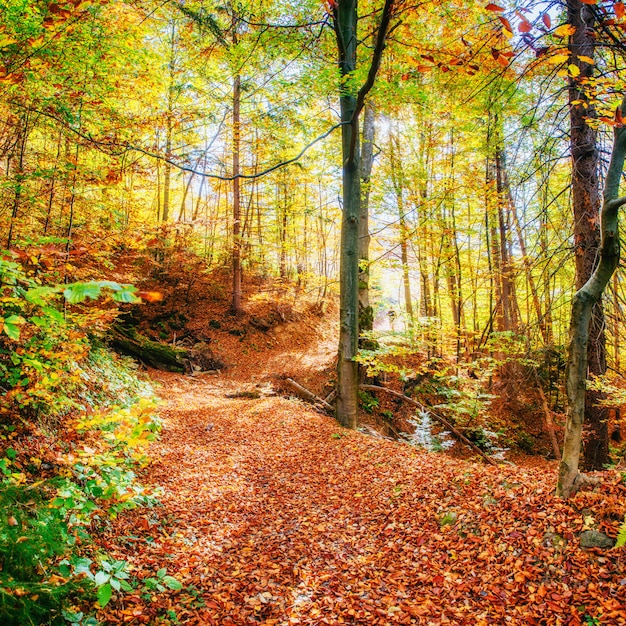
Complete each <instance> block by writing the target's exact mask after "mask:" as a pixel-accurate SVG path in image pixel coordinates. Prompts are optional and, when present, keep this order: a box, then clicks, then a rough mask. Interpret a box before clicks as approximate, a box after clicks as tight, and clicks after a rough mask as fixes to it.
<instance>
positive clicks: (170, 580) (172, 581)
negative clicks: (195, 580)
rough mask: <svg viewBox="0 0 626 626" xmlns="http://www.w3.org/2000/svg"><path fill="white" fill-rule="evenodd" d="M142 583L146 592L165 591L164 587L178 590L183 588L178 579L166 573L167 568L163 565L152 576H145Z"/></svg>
mask: <svg viewBox="0 0 626 626" xmlns="http://www.w3.org/2000/svg"><path fill="white" fill-rule="evenodd" d="M143 584H144V587H145V589H146V591H148V592H153V591H165V590H166V589H170V590H171V591H180V590H181V589H182V588H183V585H182V583H181V582H180V581H179V580H177V579H176V578H174V577H173V576H168V575H167V569H166V568H165V567H162V568H161V569H160V570H158V571H157V573H156V575H155V576H154V577H150V578H145V579H144V581H143Z"/></svg>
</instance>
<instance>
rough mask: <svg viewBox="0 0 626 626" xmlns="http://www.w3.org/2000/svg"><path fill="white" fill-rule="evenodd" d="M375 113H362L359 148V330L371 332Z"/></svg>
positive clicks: (370, 107)
mask: <svg viewBox="0 0 626 626" xmlns="http://www.w3.org/2000/svg"><path fill="white" fill-rule="evenodd" d="M375 123H376V112H375V110H374V106H373V105H372V103H371V102H370V103H368V104H367V105H366V106H365V111H364V113H363V143H362V148H361V173H360V176H361V215H360V218H359V328H360V330H372V328H373V327H374V310H373V309H372V306H371V305H370V298H369V281H370V270H369V246H370V233H369V202H370V178H371V175H372V166H373V164H374V133H375V130H376V128H375Z"/></svg>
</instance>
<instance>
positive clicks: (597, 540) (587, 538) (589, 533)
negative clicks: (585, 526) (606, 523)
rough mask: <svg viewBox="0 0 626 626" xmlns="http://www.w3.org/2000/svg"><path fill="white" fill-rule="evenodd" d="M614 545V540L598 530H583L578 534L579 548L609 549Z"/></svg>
mask: <svg viewBox="0 0 626 626" xmlns="http://www.w3.org/2000/svg"><path fill="white" fill-rule="evenodd" d="M614 545H615V540H614V539H611V537H609V536H608V535H605V534H604V533H603V532H600V531H599V530H585V531H584V532H582V533H581V534H580V546H581V548H603V549H609V548H612V547H613V546H614Z"/></svg>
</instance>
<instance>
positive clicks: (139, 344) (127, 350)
mask: <svg viewBox="0 0 626 626" xmlns="http://www.w3.org/2000/svg"><path fill="white" fill-rule="evenodd" d="M109 339H110V344H111V347H112V348H113V349H114V350H117V351H118V352H121V353H123V354H127V355H129V356H132V357H134V358H136V359H138V360H139V361H142V362H143V363H145V364H146V365H150V366H151V367H154V368H156V369H159V370H166V371H168V372H178V373H181V374H182V373H184V372H185V370H186V369H187V362H188V361H187V357H188V351H187V350H183V349H181V348H174V347H173V346H170V345H167V344H165V343H159V342H158V341H152V339H148V337H146V336H145V335H142V334H141V333H139V332H137V331H136V330H135V329H134V328H132V327H128V326H121V325H119V324H114V325H113V326H112V327H111V330H110V331H109Z"/></svg>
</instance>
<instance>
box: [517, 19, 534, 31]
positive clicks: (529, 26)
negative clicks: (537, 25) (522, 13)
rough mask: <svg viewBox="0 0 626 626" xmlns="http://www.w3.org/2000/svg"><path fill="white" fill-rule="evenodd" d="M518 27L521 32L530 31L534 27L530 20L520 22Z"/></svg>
mask: <svg viewBox="0 0 626 626" xmlns="http://www.w3.org/2000/svg"><path fill="white" fill-rule="evenodd" d="M518 28H519V32H520V33H529V32H530V31H531V30H532V29H533V26H532V24H531V23H530V22H528V21H524V22H521V23H520V25H519V27H518Z"/></svg>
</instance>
